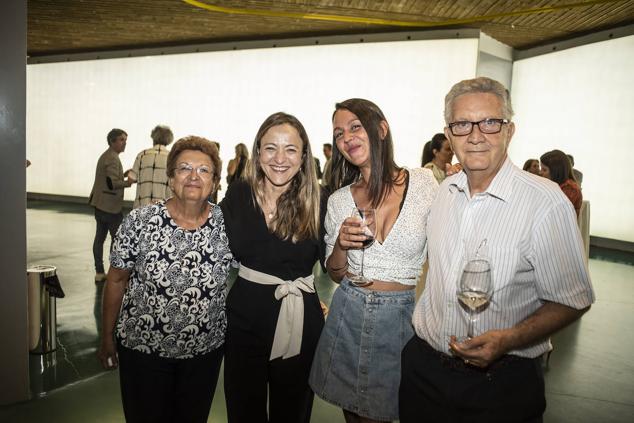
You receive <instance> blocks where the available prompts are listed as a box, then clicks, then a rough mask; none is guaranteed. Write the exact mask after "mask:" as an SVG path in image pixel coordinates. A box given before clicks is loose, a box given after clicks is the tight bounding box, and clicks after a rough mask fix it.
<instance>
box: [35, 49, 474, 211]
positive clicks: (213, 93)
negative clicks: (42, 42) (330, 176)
mask: <svg viewBox="0 0 634 423" xmlns="http://www.w3.org/2000/svg"><path fill="white" fill-rule="evenodd" d="M477 55H478V40H477V39H476V38H474V39H464V40H431V41H429V40H426V41H403V42H383V43H363V44H341V45H322V46H305V47H287V48H275V49H257V50H244V51H226V52H209V53H196V54H180V55H170V56H152V57H143V58H126V59H109V60H99V61H85V62H69V63H54V64H38V65H30V66H28V69H27V77H28V79H27V82H28V85H27V87H28V88H27V100H28V105H27V157H28V158H29V160H31V162H32V163H33V165H32V166H31V167H30V168H29V171H28V172H27V176H28V181H27V189H28V191H30V192H38V193H50V194H59V195H72V196H88V195H89V193H90V189H91V187H92V183H93V179H94V172H95V165H96V162H97V159H98V157H99V155H100V154H101V153H102V152H103V151H105V149H106V148H107V143H106V134H107V132H108V131H109V130H110V129H111V128H113V127H118V128H122V129H124V130H126V131H127V132H128V144H127V148H126V151H125V152H124V153H123V154H121V156H120V158H121V161H122V163H123V166H124V168H129V167H131V166H132V164H133V162H134V157H135V156H136V154H137V153H138V152H139V151H140V150H142V149H144V148H148V147H150V146H151V139H150V136H149V134H150V131H151V129H152V128H153V127H154V126H155V125H156V124H159V123H162V124H167V125H169V126H171V128H172V130H173V132H174V135H175V138H176V139H178V138H179V137H182V136H185V135H190V134H193V135H200V136H204V137H206V138H208V139H211V140H214V141H218V142H220V143H221V151H220V153H221V158H222V159H223V162H224V166H225V169H226V164H227V162H228V160H229V159H230V158H232V157H233V147H234V145H235V144H237V143H238V142H244V143H245V144H247V146H248V147H249V149H250V148H251V144H252V142H253V138H254V136H255V133H256V132H257V129H258V127H259V126H260V124H261V123H262V121H263V120H264V119H265V118H266V117H267V116H268V115H270V114H271V113H274V112H277V111H280V110H282V111H286V112H288V113H291V114H294V115H296V116H297V117H298V118H299V119H300V120H301V121H302V123H303V124H304V126H305V127H306V130H307V132H308V135H309V137H310V140H311V145H312V149H313V152H314V153H315V155H316V156H317V157H320V159H321V162H322V165H323V163H324V158H323V154H322V152H321V150H322V148H321V146H322V143H324V142H331V139H332V127H331V114H332V111H333V109H334V103H335V102H337V101H341V100H344V99H346V98H350V97H363V98H367V99H370V100H372V101H374V102H376V103H377V104H378V105H379V107H381V108H382V110H383V112H384V113H385V114H386V116H387V118H388V121H389V122H390V124H391V128H392V131H393V137H394V141H395V155H396V160H397V162H398V163H399V164H402V165H406V166H410V167H413V166H420V157H421V152H422V146H423V144H424V142H425V141H426V140H429V139H430V138H431V136H432V135H433V134H434V133H436V132H440V131H442V128H443V126H444V122H443V119H442V114H443V101H444V96H445V94H446V93H447V91H448V90H449V88H450V87H451V85H452V84H453V83H455V82H456V81H459V80H461V79H465V78H472V77H474V76H475V71H476V63H477ZM223 177H224V174H223ZM134 192H135V188H134V187H133V188H131V189H127V190H126V198H127V199H132V198H133V196H134Z"/></svg>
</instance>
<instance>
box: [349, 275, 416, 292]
mask: <svg viewBox="0 0 634 423" xmlns="http://www.w3.org/2000/svg"><path fill="white" fill-rule="evenodd" d="M346 275H347V276H352V274H351V273H346ZM363 288H365V289H369V290H371V291H408V290H410V289H414V288H416V286H415V285H404V284H402V283H398V282H390V281H377V280H374V279H373V280H372V283H371V284H370V285H366V286H364V287H363Z"/></svg>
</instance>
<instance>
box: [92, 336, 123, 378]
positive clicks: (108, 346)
mask: <svg viewBox="0 0 634 423" xmlns="http://www.w3.org/2000/svg"><path fill="white" fill-rule="evenodd" d="M97 357H98V358H99V361H101V365H102V366H103V368H104V369H106V370H114V369H116V368H117V367H119V359H118V358H117V347H116V345H115V343H114V339H113V338H112V336H109V337H105V336H103V337H102V338H101V345H100V346H99V350H97Z"/></svg>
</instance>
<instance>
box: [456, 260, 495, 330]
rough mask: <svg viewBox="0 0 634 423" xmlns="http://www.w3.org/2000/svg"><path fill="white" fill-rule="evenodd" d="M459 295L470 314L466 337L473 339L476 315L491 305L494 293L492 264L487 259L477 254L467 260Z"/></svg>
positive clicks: (459, 299) (459, 285) (459, 286)
mask: <svg viewBox="0 0 634 423" xmlns="http://www.w3.org/2000/svg"><path fill="white" fill-rule="evenodd" d="M457 295H458V301H460V304H461V305H462V307H463V308H464V309H465V310H466V312H467V314H468V315H469V325H468V327H467V338H466V339H471V338H473V337H474V336H475V333H474V329H473V326H474V324H475V321H476V316H477V314H479V313H481V312H482V311H484V310H485V309H486V308H487V307H488V306H489V303H490V301H491V296H492V295H493V283H492V281H491V265H490V263H489V261H488V260H487V259H485V258H482V257H479V256H476V257H475V258H473V259H471V260H469V261H467V263H466V264H465V267H464V269H463V271H462V276H461V277H460V283H459V284H458V292H457ZM462 340H465V339H462Z"/></svg>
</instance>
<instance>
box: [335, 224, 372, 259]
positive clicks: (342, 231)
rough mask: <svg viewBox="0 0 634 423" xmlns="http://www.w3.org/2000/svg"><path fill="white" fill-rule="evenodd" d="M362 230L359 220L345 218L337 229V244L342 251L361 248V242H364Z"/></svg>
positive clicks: (364, 237)
mask: <svg viewBox="0 0 634 423" xmlns="http://www.w3.org/2000/svg"><path fill="white" fill-rule="evenodd" d="M366 238H367V237H366V236H365V235H364V232H363V228H362V227H361V219H359V218H358V217H353V216H351V217H347V218H346V220H344V221H343V223H342V224H341V228H339V236H338V237H337V244H339V248H341V249H342V250H344V251H346V250H350V249H358V248H363V241H365V240H366Z"/></svg>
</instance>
